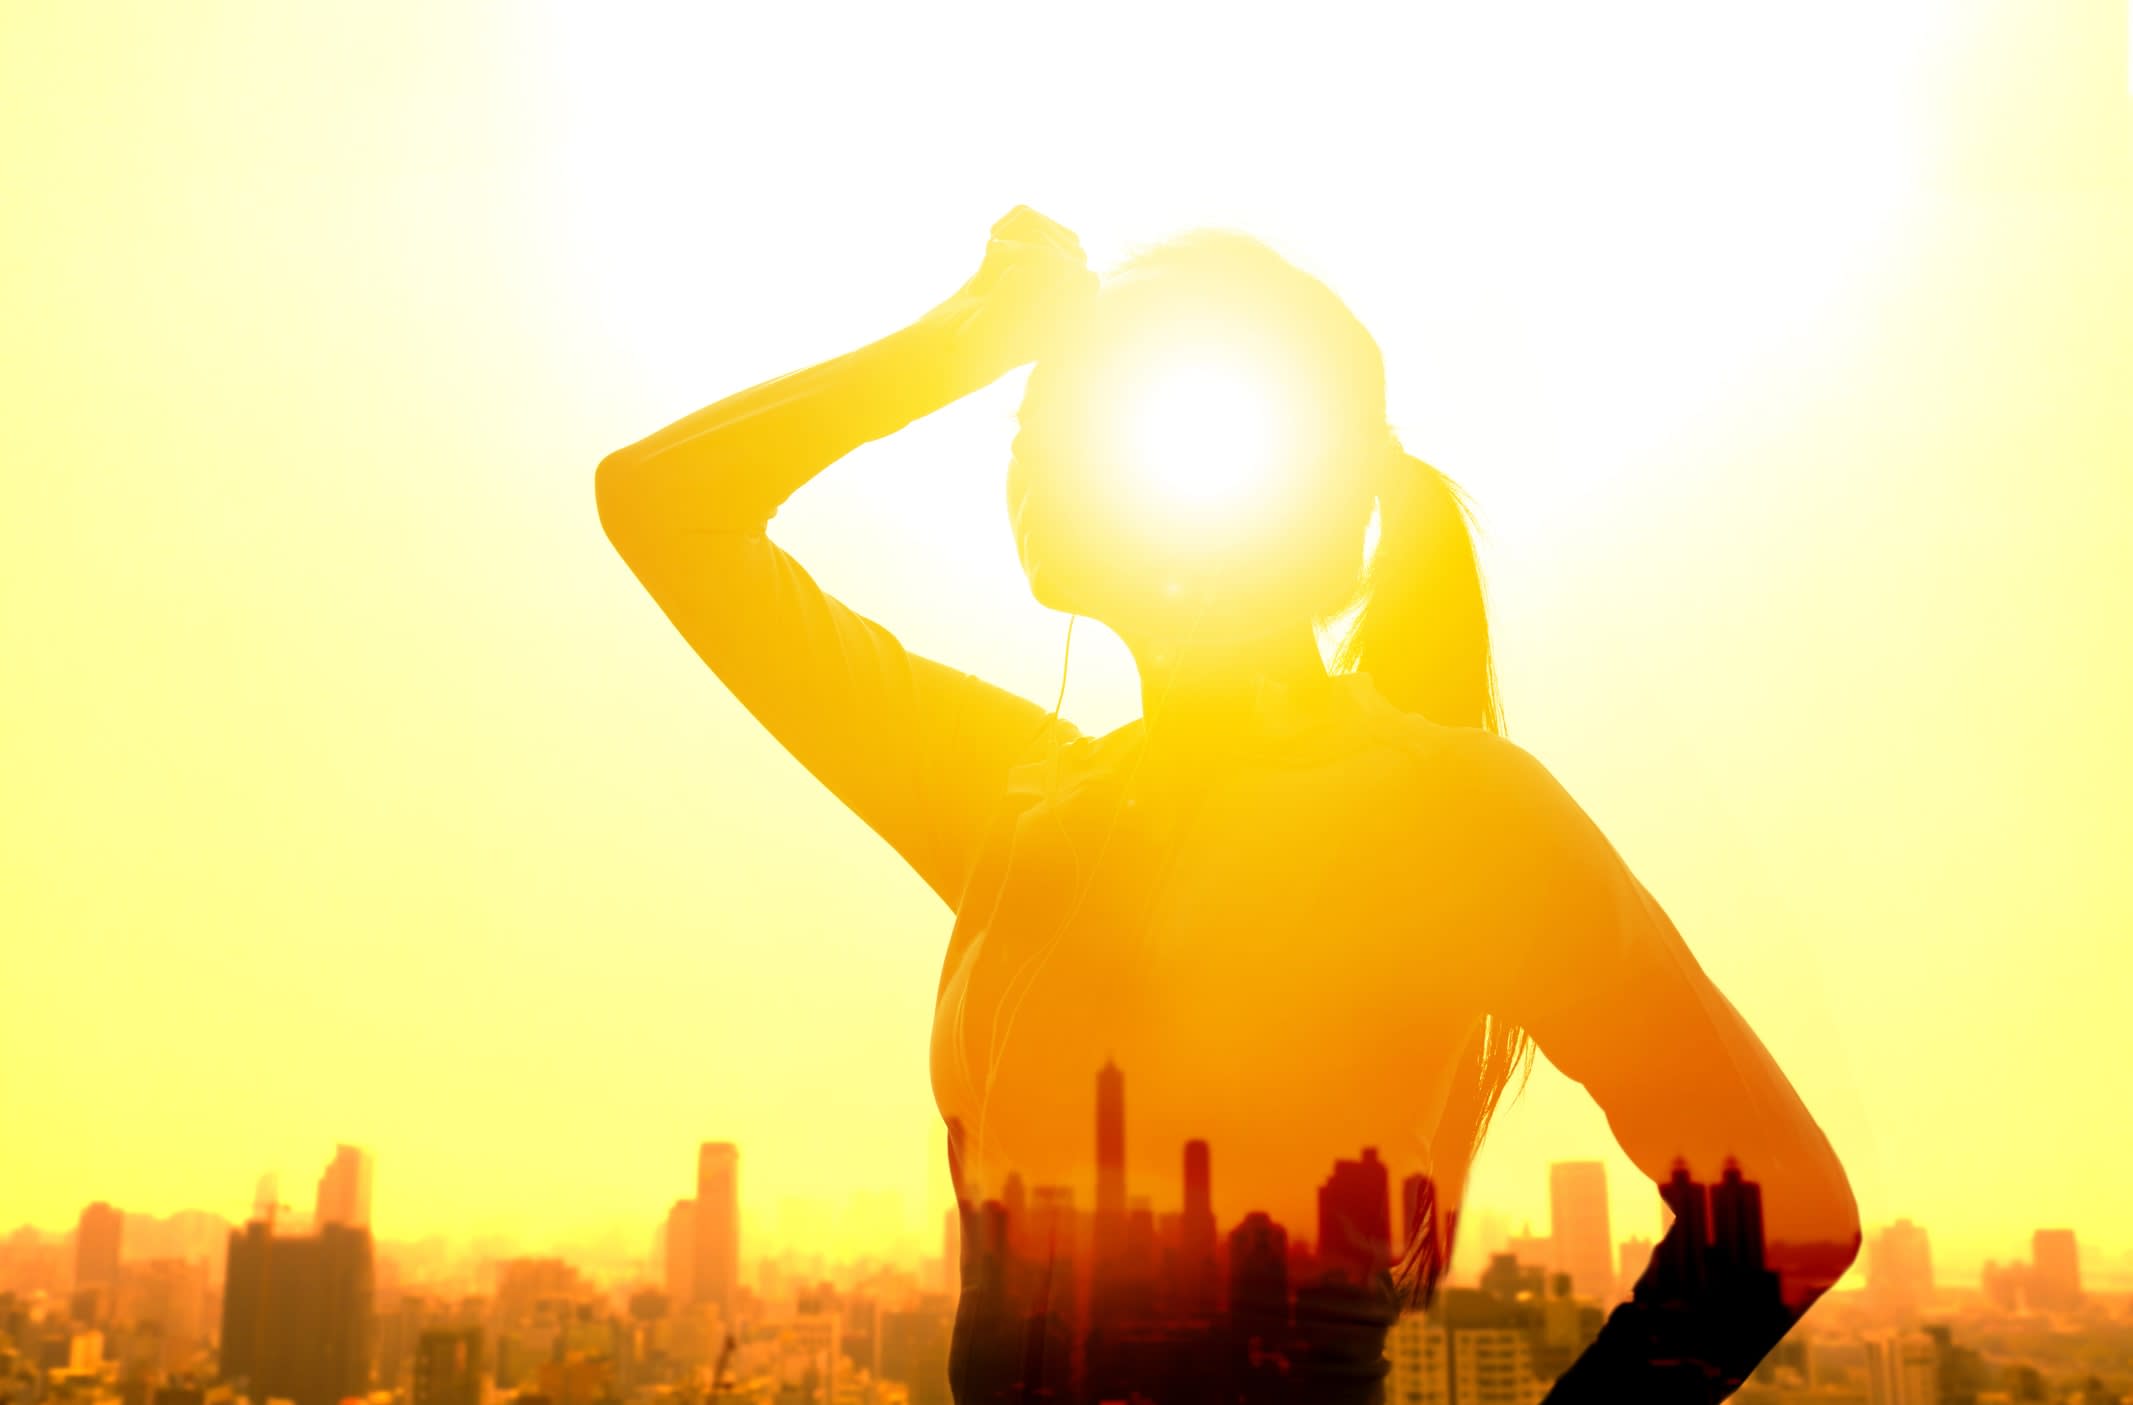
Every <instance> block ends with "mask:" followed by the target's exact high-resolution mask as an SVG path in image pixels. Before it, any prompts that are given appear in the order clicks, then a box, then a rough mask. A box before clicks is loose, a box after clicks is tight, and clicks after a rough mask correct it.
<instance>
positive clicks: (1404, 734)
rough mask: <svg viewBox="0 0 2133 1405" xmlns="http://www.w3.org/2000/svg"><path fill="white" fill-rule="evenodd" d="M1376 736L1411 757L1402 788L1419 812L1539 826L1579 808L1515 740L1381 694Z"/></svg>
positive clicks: (1374, 707) (1373, 716) (1374, 718)
mask: <svg viewBox="0 0 2133 1405" xmlns="http://www.w3.org/2000/svg"><path fill="white" fill-rule="evenodd" d="M1372 696H1373V698H1374V702H1373V703H1372V704H1371V705H1369V706H1368V707H1367V708H1366V715H1367V716H1368V718H1369V720H1370V726H1371V731H1372V735H1373V736H1374V737H1375V739H1376V740H1378V741H1379V742H1380V743H1381V744H1383V745H1385V746H1387V747H1390V748H1392V749H1393V750H1394V751H1396V752H1397V753H1399V754H1400V755H1401V756H1402V757H1404V758H1405V760H1406V761H1407V763H1408V765H1407V767H1406V774H1405V776H1404V777H1403V779H1404V780H1405V782H1406V783H1405V784H1403V785H1402V786H1401V787H1400V791H1401V794H1402V796H1403V798H1404V800H1405V801H1406V802H1407V803H1408V804H1410V805H1411V806H1412V807H1413V810H1414V812H1415V813H1416V814H1417V815H1418V817H1422V818H1426V819H1430V820H1442V819H1446V818H1458V819H1461V820H1464V821H1467V822H1476V821H1482V820H1490V819H1494V820H1498V821H1502V822H1505V823H1512V822H1526V823H1538V822H1544V821H1548V820H1551V819H1553V820H1561V819H1565V818H1567V817H1568V816H1567V813H1566V810H1565V807H1566V806H1568V807H1570V808H1574V804H1573V802H1571V800H1570V797H1569V795H1568V793H1567V792H1565V791H1564V789H1563V786H1562V784H1561V782H1559V781H1558V780H1557V779H1556V777H1555V774H1554V773H1553V772H1552V771H1550V770H1549V769H1548V767H1547V766H1546V765H1545V764H1544V763H1543V762H1542V761H1541V759H1540V758H1539V757H1538V756H1535V755H1534V754H1533V753H1532V752H1530V751H1528V750H1527V749H1526V748H1525V747H1523V746H1520V745H1519V744H1518V743H1517V742H1515V741H1512V740H1511V739H1510V738H1508V737H1506V736H1503V735H1501V734H1500V733H1496V732H1491V731H1488V730H1486V729H1484V728H1480V727H1462V726H1454V725H1450V724H1447V723H1443V722H1437V721H1433V720H1432V719H1430V718H1428V717H1425V716H1423V715H1422V714H1421V713H1419V712H1408V711H1405V710H1403V709H1400V708H1397V707H1394V706H1393V705H1392V704H1390V703H1387V702H1384V701H1383V699H1382V698H1375V695H1374V694H1373V695H1372Z"/></svg>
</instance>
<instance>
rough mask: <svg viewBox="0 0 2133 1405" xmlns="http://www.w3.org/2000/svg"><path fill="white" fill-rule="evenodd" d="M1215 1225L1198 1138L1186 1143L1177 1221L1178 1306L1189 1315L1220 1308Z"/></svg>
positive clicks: (1203, 1148) (1205, 1158)
mask: <svg viewBox="0 0 2133 1405" xmlns="http://www.w3.org/2000/svg"><path fill="white" fill-rule="evenodd" d="M1215 1247H1216V1226H1215V1204H1214V1182H1213V1176H1212V1174H1211V1171H1210V1167H1209V1162H1208V1150H1207V1143H1206V1142H1205V1141H1202V1140H1200V1139H1198V1138H1195V1139H1193V1140H1192V1141H1189V1142H1187V1143H1185V1211H1184V1213H1183V1214H1182V1215H1180V1216H1179V1218H1178V1252H1179V1259H1180V1263H1179V1288H1180V1290H1181V1293H1182V1296H1183V1298H1184V1301H1183V1302H1182V1303H1181V1304H1180V1305H1179V1306H1180V1307H1181V1308H1182V1309H1183V1310H1184V1311H1185V1312H1187V1313H1189V1314H1195V1315H1200V1314H1211V1313H1213V1312H1214V1311H1215V1309H1216V1308H1217V1307H1218V1306H1219V1305H1220V1300H1221V1286H1222V1284H1221V1280H1220V1279H1219V1278H1218V1277H1217V1276H1216V1271H1217V1268H1218V1263H1217V1259H1216V1255H1215Z"/></svg>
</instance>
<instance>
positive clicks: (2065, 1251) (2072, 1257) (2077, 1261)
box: [2029, 1229, 2081, 1310]
mask: <svg viewBox="0 0 2133 1405" xmlns="http://www.w3.org/2000/svg"><path fill="white" fill-rule="evenodd" d="M2029 1264H2030V1268H2029V1300H2030V1303H2031V1305H2032V1306H2035V1307H2041V1308H2045V1309H2047V1310H2055V1309H2056V1310H2065V1309H2068V1308H2075V1307H2079V1306H2080V1305H2081V1252H2080V1248H2079V1246H2078V1245H2076V1244H2075V1242H2074V1232H2073V1231H2072V1230H2070V1229H2040V1230H2038V1231H2037V1232H2036V1233H2035V1234H2034V1235H2032V1236H2031V1237H2030V1241H2029Z"/></svg>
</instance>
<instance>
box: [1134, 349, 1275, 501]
mask: <svg viewBox="0 0 2133 1405" xmlns="http://www.w3.org/2000/svg"><path fill="white" fill-rule="evenodd" d="M1287 398H1288V397H1287V395H1286V393H1285V389H1284V387H1283V386H1282V385H1281V384H1280V383H1279V379H1278V378H1277V377H1275V376H1274V375H1272V374H1271V373H1270V372H1269V371H1268V369H1267V368H1265V367H1262V366H1254V365H1252V364H1250V363H1249V362H1247V361H1245V360H1244V359H1243V358H1240V357H1233V356H1225V355H1222V354H1220V353H1219V352H1215V351H1197V352H1194V353H1191V354H1188V355H1184V356H1179V357H1176V358H1166V359H1165V360H1164V361H1163V362H1162V363H1161V364H1158V365H1155V366H1152V367H1149V368H1148V369H1147V371H1146V373H1145V374H1144V375H1143V376H1142V377H1140V378H1139V379H1138V380H1137V383H1136V384H1135V386H1134V388H1133V390H1132V391H1131V392H1130V398H1129V403H1128V405H1127V406H1126V408H1125V413H1124V414H1123V415H1122V417H1121V421H1122V422H1121V426H1120V433H1121V452H1122V455H1123V459H1124V467H1125V469H1126V472H1127V473H1128V475H1129V476H1130V479H1131V481H1133V482H1135V483H1136V484H1140V485H1144V486H1145V488H1146V489H1147V491H1148V493H1149V494H1150V496H1151V498H1153V499H1154V500H1156V502H1157V503H1158V504H1160V505H1161V506H1163V507H1167V508H1169V509H1172V510H1175V511H1181V512H1189V513H1191V514H1193V515H1196V516H1197V515H1200V514H1204V513H1213V512H1222V513H1225V514H1226V513H1229V512H1233V511H1236V510H1239V509H1242V508H1246V507H1249V506H1251V505H1252V504H1254V503H1257V502H1260V501H1262V500H1263V499H1264V498H1265V496H1266V494H1267V492H1268V490H1269V488H1270V486H1271V484H1272V482H1273V480H1274V477H1275V471H1276V468H1277V467H1278V464H1279V460H1280V458H1281V456H1282V454H1283V452H1284V445H1285V443H1286V440H1287V437H1288V436H1287V431H1288V429H1289V420H1290V419H1291V416H1290V415H1289V414H1288V413H1287V412H1286V410H1285V409H1284V404H1285V401H1286V399H1287Z"/></svg>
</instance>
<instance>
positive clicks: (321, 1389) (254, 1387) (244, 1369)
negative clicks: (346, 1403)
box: [221, 1220, 375, 1405]
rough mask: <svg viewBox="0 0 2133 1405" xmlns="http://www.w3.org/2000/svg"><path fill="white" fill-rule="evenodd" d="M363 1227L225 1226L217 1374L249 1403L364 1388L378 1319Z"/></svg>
mask: <svg viewBox="0 0 2133 1405" xmlns="http://www.w3.org/2000/svg"><path fill="white" fill-rule="evenodd" d="M373 1291H374V1279H373V1269H372V1263H371V1243H370V1231H369V1230H367V1229H359V1228H351V1227H350V1226H347V1225H342V1224H324V1225H321V1226H319V1230H318V1232H317V1233H316V1234H309V1235H301V1236H294V1237H284V1236H277V1235H276V1234H275V1233H274V1229H273V1226H272V1225H271V1224H269V1223H267V1222H266V1221H264V1220H254V1221H252V1222H251V1223H250V1224H247V1225H246V1226H244V1228H242V1229H233V1230H231V1231H230V1248H229V1263H228V1267H227V1269H226V1272H225V1274H224V1283H223V1293H222V1353H221V1366H222V1379H223V1380H225V1381H232V1382H242V1383H243V1393H244V1394H247V1395H249V1396H250V1397H251V1398H252V1399H254V1400H266V1399H272V1398H276V1397H279V1398H282V1399H285V1400H289V1401H292V1402H294V1405H339V1402H340V1401H342V1400H344V1399H346V1398H347V1397H349V1396H352V1395H353V1396H362V1395H364V1394H366V1393H367V1392H368V1391H369V1389H370V1358H371V1345H372V1335H373V1332H374V1330H375V1324H374V1321H373V1318H372V1311H371V1304H372V1296H373Z"/></svg>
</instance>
